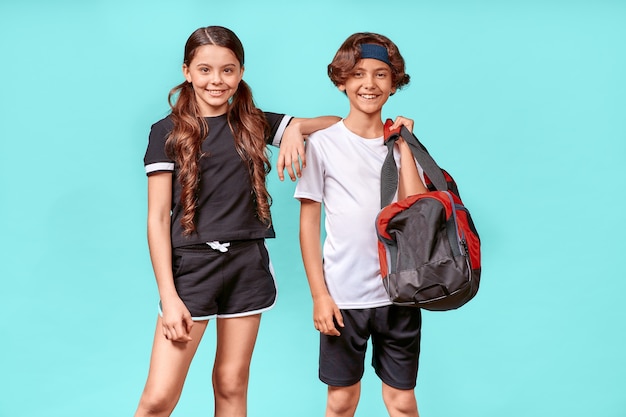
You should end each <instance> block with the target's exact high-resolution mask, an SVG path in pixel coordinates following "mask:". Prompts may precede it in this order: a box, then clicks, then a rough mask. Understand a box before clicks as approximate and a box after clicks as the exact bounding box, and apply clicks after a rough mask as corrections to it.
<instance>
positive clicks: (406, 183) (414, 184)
mask: <svg viewBox="0 0 626 417" xmlns="http://www.w3.org/2000/svg"><path fill="white" fill-rule="evenodd" d="M398 146H399V148H400V172H399V174H398V176H399V178H398V200H402V199H404V198H407V197H409V196H412V195H415V194H421V193H425V192H427V191H428V189H427V188H426V186H425V185H424V183H423V182H422V179H421V178H420V176H419V172H418V170H417V165H416V163H415V159H414V157H413V153H412V152H411V149H410V148H409V145H408V144H407V143H406V142H404V141H401V142H398Z"/></svg>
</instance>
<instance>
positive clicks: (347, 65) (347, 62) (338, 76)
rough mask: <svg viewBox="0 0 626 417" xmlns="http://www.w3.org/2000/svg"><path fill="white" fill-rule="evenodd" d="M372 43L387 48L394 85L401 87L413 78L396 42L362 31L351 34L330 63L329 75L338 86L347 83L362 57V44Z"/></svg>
mask: <svg viewBox="0 0 626 417" xmlns="http://www.w3.org/2000/svg"><path fill="white" fill-rule="evenodd" d="M366 43H372V44H376V45H380V46H383V47H385V48H386V49H387V54H388V56H389V62H390V63H391V65H390V67H391V73H392V80H391V83H392V85H393V86H394V87H395V88H397V89H400V88H402V87H404V86H405V85H407V84H408V83H409V81H410V80H411V77H410V76H409V74H407V73H406V72H405V65H404V58H403V57H402V55H400V51H399V50H398V47H397V46H396V44H395V43H393V42H392V41H391V40H390V39H389V38H387V37H386V36H384V35H380V34H378V33H371V32H360V33H355V34H353V35H350V36H349V37H348V39H346V40H345V41H344V42H343V44H342V45H341V46H340V47H339V50H338V51H337V53H336V54H335V57H334V58H333V61H332V62H331V63H330V64H328V77H329V78H330V80H331V81H332V82H333V84H335V85H336V86H338V85H340V84H345V83H346V81H347V80H348V78H349V77H350V74H351V73H352V70H353V69H354V67H355V65H356V64H357V62H359V60H360V59H361V45H362V44H366Z"/></svg>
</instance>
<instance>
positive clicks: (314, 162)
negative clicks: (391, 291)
mask: <svg viewBox="0 0 626 417" xmlns="http://www.w3.org/2000/svg"><path fill="white" fill-rule="evenodd" d="M386 155H387V148H386V146H385V145H384V142H383V138H382V137H380V138H376V139H365V138H362V137H360V136H358V135H356V134H354V133H352V132H351V131H350V130H348V128H346V126H345V125H344V123H343V121H340V122H338V123H336V124H334V125H332V126H330V127H329V128H327V129H324V130H320V131H317V132H315V133H314V134H312V135H311V136H309V138H308V139H307V143H306V161H307V164H306V168H305V169H304V170H303V171H302V177H301V178H300V179H299V181H298V184H297V186H296V191H295V195H294V197H295V198H298V199H301V198H305V199H309V200H313V201H317V202H320V203H323V205H324V214H325V216H326V219H325V225H324V227H325V230H326V239H325V241H324V247H323V257H324V278H325V280H326V286H327V288H328V291H329V293H330V295H331V297H332V298H333V300H334V301H335V303H336V304H337V306H338V307H339V308H341V309H358V308H372V307H380V306H384V305H389V304H391V302H390V301H389V296H388V295H387V293H386V291H385V288H384V287H383V284H382V278H381V276H380V264H379V261H378V246H377V244H378V243H377V242H378V238H377V236H376V226H375V222H376V216H377V215H378V213H379V212H380V170H381V168H382V165H383V161H384V160H385V157H386ZM396 163H397V164H398V166H400V165H399V156H398V154H397V152H396ZM394 201H395V198H394Z"/></svg>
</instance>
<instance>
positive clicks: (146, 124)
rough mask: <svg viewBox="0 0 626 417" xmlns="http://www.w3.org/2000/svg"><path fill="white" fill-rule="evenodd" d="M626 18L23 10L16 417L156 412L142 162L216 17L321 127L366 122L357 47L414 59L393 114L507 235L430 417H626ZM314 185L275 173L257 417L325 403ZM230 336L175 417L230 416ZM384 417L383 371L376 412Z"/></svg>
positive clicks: (2, 13) (463, 326) (18, 73)
mask: <svg viewBox="0 0 626 417" xmlns="http://www.w3.org/2000/svg"><path fill="white" fill-rule="evenodd" d="M625 22H626V3H625V2H623V1H617V0H616V1H609V0H598V1H591V0H590V1H575V0H574V1H550V0H546V1H522V0H519V1H518V0H515V1H477V0H469V1H450V0H442V1H435V0H424V1H409V0H406V1H396V2H380V1H366V0H362V1H340V0H332V1H331V0H316V1H315V2H304V3H300V2H287V1H284V2H283V1H268V2H261V1H252V0H250V1H236V0H233V1H229V2H226V1H224V2H213V1H199V0H196V1H192V0H178V1H175V2H174V1H162V0H157V1H154V0H151V1H147V0H146V1H137V0H126V1H121V0H108V1H73V0H65V1H63V0H59V1H44V0H40V1H37V0H21V1H17V0H13V1H11V0H3V1H2V3H0V57H1V62H2V65H0V80H1V81H2V88H1V91H2V100H1V101H0V118H1V120H2V131H1V133H0V138H1V139H0V199H1V204H0V210H1V212H0V213H1V215H0V260H1V262H0V280H1V281H0V416H2V417H22V416H46V417H55V416H59V417H70V416H90V417H98V416H107V417H108V416H124V415H132V413H133V412H134V409H135V406H136V404H137V401H138V398H139V395H140V393H141V390H142V389H143V384H144V381H145V378H146V375H147V368H148V358H149V352H150V346H151V341H152V335H153V330H154V323H155V318H156V301H157V292H156V285H155V282H154V278H153V275H152V270H151V267H150V263H149V257H148V250H147V245H146V239H145V234H146V233H145V223H146V177H145V174H144V171H143V163H142V158H143V153H144V151H145V146H146V144H147V135H148V131H149V128H150V125H151V124H152V123H153V122H154V121H156V120H158V119H160V118H161V117H163V116H164V115H165V114H167V111H168V107H167V102H166V97H167V92H168V91H169V89H170V88H171V87H173V86H174V85H175V84H177V83H178V82H180V81H181V80H182V75H181V72H180V65H181V60H182V53H183V45H184V42H185V40H186V39H187V37H188V36H189V34H190V33H191V32H192V31H193V30H194V29H196V28H197V27H200V26H205V25H210V24H220V25H224V26H228V27H230V28H231V29H233V30H234V31H235V32H236V33H237V34H238V35H239V36H240V37H241V39H242V41H243V43H244V45H245V47H246V53H247V61H246V74H245V79H246V80H247V81H248V82H249V83H250V84H251V86H252V88H253V91H254V94H255V98H256V101H257V103H258V105H259V106H260V107H262V108H263V109H266V110H270V111H279V112H287V113H290V114H293V115H297V116H316V115H320V114H336V115H341V116H345V115H346V114H347V109H348V103H347V100H346V99H345V98H344V96H343V95H342V94H341V93H339V92H338V91H337V90H336V89H335V88H334V87H333V86H332V84H331V83H330V81H329V80H328V78H327V76H326V69H325V68H326V65H327V64H328V63H329V62H330V60H331V59H332V57H333V55H334V52H335V51H336V50H337V48H338V47H339V45H340V44H341V43H342V42H343V40H344V39H345V38H346V37H347V36H348V35H350V34H352V33H353V32H357V31H375V32H380V33H383V34H385V35H387V36H389V37H390V38H391V39H393V40H394V41H395V42H396V43H397V44H398V46H399V47H400V50H401V52H402V53H403V55H404V56H405V58H406V61H407V65H408V72H409V74H411V76H412V82H411V84H410V85H409V87H408V88H406V89H405V90H403V91H401V92H399V93H398V94H396V95H395V96H394V97H392V98H391V100H390V101H389V102H388V105H387V106H386V107H385V116H386V117H393V116H396V115H398V114H401V115H404V116H407V117H412V118H413V119H414V120H415V132H416V133H417V135H418V136H419V137H420V138H421V139H422V140H423V141H424V143H425V144H426V146H427V147H428V148H429V150H430V152H431V153H432V154H433V155H434V157H435V158H436V159H437V161H438V162H439V163H440V164H441V165H442V166H444V167H446V168H447V169H448V170H449V171H451V172H452V173H453V175H454V176H455V178H456V180H457V183H458V184H459V186H460V188H461V190H462V194H463V198H464V201H465V203H466V205H467V206H468V207H470V209H471V210H472V214H473V217H474V220H475V222H476V224H477V226H478V228H479V231H480V233H481V237H482V239H483V265H484V272H483V276H482V285H481V290H480V291H479V293H478V295H477V297H476V298H475V299H474V300H473V301H472V302H471V303H469V304H468V305H467V306H465V307H463V308H462V309H460V310H457V311H452V312H445V313H429V312H426V313H425V314H424V327H423V343H422V355H421V366H420V374H419V379H418V386H417V390H416V392H417V397H418V402H419V405H420V411H421V414H422V416H424V417H435V416H442V417H456V416H460V415H464V416H476V417H491V416H493V417H503V416H506V417H517V416H520V417H521V416H524V417H527V416H533V417H538V416H550V417H554V416H568V417H578V416H581V417H582V416H590V415H592V416H603V417H618V416H626V395H624V393H625V392H626V376H625V374H626V354H625V353H624V352H625V350H626V348H625V346H624V345H625V341H626V336H625V330H626V326H625V325H624V320H625V319H626V307H625V306H624V302H623V294H624V292H625V290H626V279H625V278H626V273H625V272H624V269H623V256H624V251H625V249H626V243H625V242H626V237H625V236H624V235H625V232H626V227H625V226H624V221H623V219H622V217H623V216H624V210H625V209H626V207H625V206H626V204H625V198H624V191H623V189H624V180H625V179H626V164H625V163H624V157H625V156H626V99H625V97H626V81H625V77H624V75H625V74H626V53H625V52H626V49H625V47H624V40H625V39H626V24H625ZM277 153H278V152H277V151H276V150H275V151H274V158H275V157H276V155H277ZM293 188H294V185H293V184H292V183H290V182H285V183H280V182H279V181H278V180H277V178H276V171H273V172H272V173H271V178H270V190H271V192H272V194H273V196H274V206H273V213H274V219H275V223H276V229H277V233H278V236H279V237H278V239H275V240H273V241H271V242H270V250H271V253H272V258H273V262H274V266H275V269H276V272H277V279H278V282H279V286H280V298H279V303H278V305H277V307H276V308H275V309H274V310H273V311H271V312H269V313H267V314H266V315H264V318H263V323H262V328H261V332H260V335H259V340H258V344H257V349H256V351H255V354H254V359H253V366H252V375H251V381H250V394H249V410H250V411H249V415H250V416H252V417H254V416H274V417H279V416H304V417H308V416H321V415H323V410H324V407H325V392H326V389H325V386H324V385H323V384H322V383H321V382H319V381H318V380H317V333H316V331H315V330H314V328H313V325H312V322H311V300H310V295H309V292H308V287H307V284H306V280H305V276H304V273H303V268H302V265H301V260H300V253H299V248H298V240H297V225H298V204H297V202H296V201H295V200H294V199H293V198H292V193H293ZM210 326H211V328H210V329H209V330H208V332H207V334H206V337H205V339H204V341H203V344H202V345H201V347H200V350H199V353H198V355H197V357H196V359H195V362H194V364H193V366H192V370H191V372H190V375H189V378H188V380H187V385H186V387H185V390H184V392H183V396H182V398H181V401H180V403H179V406H178V408H177V409H176V411H175V413H174V416H202V415H211V414H212V401H213V400H212V394H211V389H210V372H211V364H212V357H213V349H214V331H213V326H212V325H210ZM381 415H385V411H384V406H383V404H382V400H381V398H380V383H379V381H378V379H377V378H376V377H375V375H374V373H373V372H372V370H371V368H368V369H367V371H366V375H365V378H364V381H363V394H362V398H361V403H360V406H359V409H358V411H357V416H381Z"/></svg>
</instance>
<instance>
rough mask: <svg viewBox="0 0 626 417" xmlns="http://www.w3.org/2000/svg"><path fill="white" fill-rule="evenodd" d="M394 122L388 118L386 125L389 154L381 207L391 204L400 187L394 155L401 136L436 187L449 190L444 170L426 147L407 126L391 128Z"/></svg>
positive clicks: (384, 168) (384, 175)
mask: <svg viewBox="0 0 626 417" xmlns="http://www.w3.org/2000/svg"><path fill="white" fill-rule="evenodd" d="M392 124H393V120H391V119H387V121H386V122H385V127H384V132H385V133H384V135H385V136H384V137H385V146H387V156H386V157H385V161H384V162H383V167H382V169H381V173H380V207H381V208H383V207H385V206H387V205H389V204H390V203H391V200H393V196H394V195H395V193H396V190H397V189H398V167H397V165H396V160H395V159H394V157H393V146H394V144H395V142H396V140H397V139H398V138H400V137H401V138H402V139H404V141H405V142H406V143H407V144H408V145H409V148H410V149H411V152H412V153H413V156H414V157H415V160H416V161H417V163H418V164H419V165H420V166H421V167H422V169H423V170H424V173H425V174H426V176H428V179H430V181H431V182H432V184H433V185H434V186H435V188H436V189H437V190H439V191H447V190H448V183H447V181H446V178H445V176H444V175H443V171H442V170H441V168H440V167H439V165H437V163H436V162H435V160H434V159H433V158H432V156H430V154H429V153H428V150H427V149H426V147H425V146H424V145H422V143H421V142H420V141H419V139H418V138H417V137H416V136H415V135H414V134H412V133H411V132H409V130H408V129H407V128H406V127H405V126H400V127H399V128H397V129H394V130H391V125H392Z"/></svg>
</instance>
